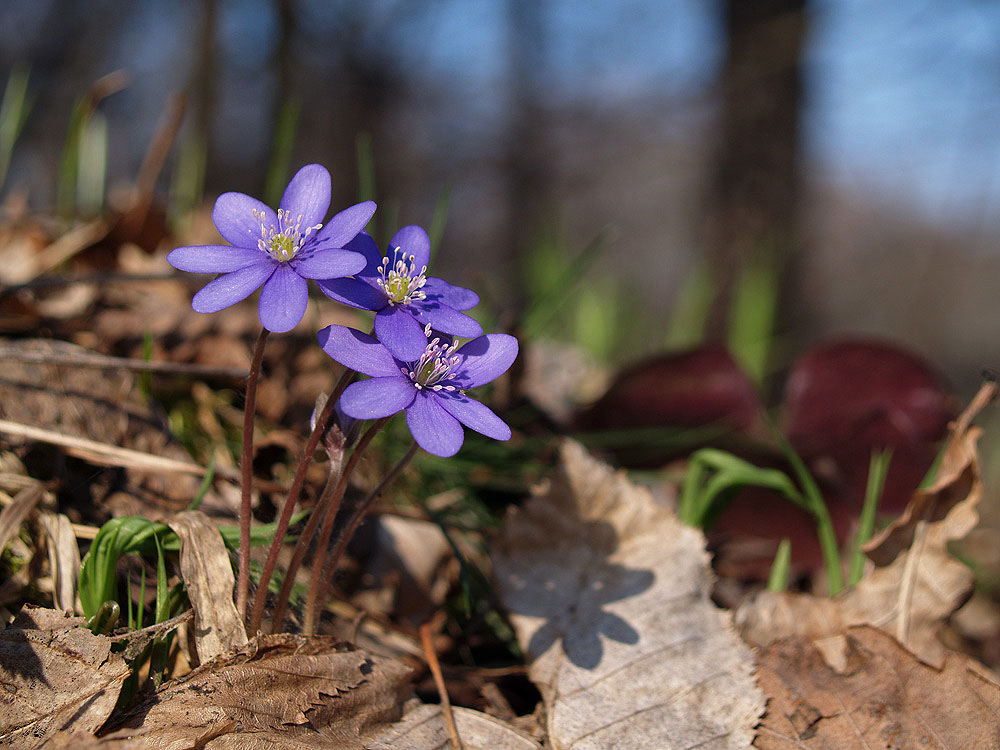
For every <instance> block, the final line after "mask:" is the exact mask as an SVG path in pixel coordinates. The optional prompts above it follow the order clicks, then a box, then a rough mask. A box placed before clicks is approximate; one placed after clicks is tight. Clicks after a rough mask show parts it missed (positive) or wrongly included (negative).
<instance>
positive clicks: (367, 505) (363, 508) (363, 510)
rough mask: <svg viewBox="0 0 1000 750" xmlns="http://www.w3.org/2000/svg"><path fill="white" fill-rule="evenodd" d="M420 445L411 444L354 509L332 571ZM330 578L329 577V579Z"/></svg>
mask: <svg viewBox="0 0 1000 750" xmlns="http://www.w3.org/2000/svg"><path fill="white" fill-rule="evenodd" d="M418 447H419V446H418V445H417V444H416V443H414V444H413V445H411V446H410V449H409V450H408V451H406V454H405V455H404V456H403V457H402V458H401V459H399V460H398V461H397V462H396V465H395V466H393V467H392V468H391V469H389V473H388V474H386V475H385V477H383V478H382V481H381V482H379V483H378V486H377V487H376V488H375V489H373V490H372V491H371V492H370V493H368V497H366V498H365V499H364V502H363V503H361V505H359V506H358V509H357V510H356V511H354V515H353V516H352V517H351V522H350V523H349V524H348V525H347V528H346V529H344V533H343V534H341V536H340V539H339V540H338V541H337V546H336V548H334V550H333V557H331V558H330V562H329V568H330V572H331V573H333V572H334V571H336V570H337V565H339V564H340V558H341V557H343V555H344V551H345V550H346V549H347V543H348V542H349V541H351V537H352V536H354V532H355V531H357V530H358V526H360V525H361V522H362V521H363V520H365V517H366V516H367V515H368V511H369V510H371V507H372V505H374V503H375V500H376V499H377V498H378V496H379V495H381V494H382V492H383V490H385V488H386V487H388V486H389V483H390V482H392V481H394V480H395V479H396V477H398V476H399V474H400V472H402V471H403V469H404V468H406V465H407V464H408V463H410V461H411V460H412V459H413V457H414V456H415V455H416V453H417V449H418ZM327 580H329V579H327Z"/></svg>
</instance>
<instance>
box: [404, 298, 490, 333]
mask: <svg viewBox="0 0 1000 750" xmlns="http://www.w3.org/2000/svg"><path fill="white" fill-rule="evenodd" d="M410 310H411V311H412V312H413V316H414V317H415V318H416V319H417V320H419V321H420V322H421V323H423V324H424V325H430V327H431V328H433V329H434V330H435V331H441V332H442V333H450V334H451V335H452V336H461V337H462V338H463V339H471V338H475V337H476V336H482V335H483V327H482V326H481V325H479V323H478V322H477V321H476V320H475V319H474V318H470V317H469V316H468V315H466V314H465V313H460V312H459V311H458V310H455V309H453V308H451V307H448V306H447V305H440V304H436V303H430V304H428V303H427V302H426V301H424V302H414V303H412V304H411V305H410Z"/></svg>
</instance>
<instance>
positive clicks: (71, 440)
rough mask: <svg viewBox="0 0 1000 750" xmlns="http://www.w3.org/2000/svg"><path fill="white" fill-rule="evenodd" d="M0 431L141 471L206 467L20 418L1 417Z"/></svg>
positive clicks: (200, 471)
mask: <svg viewBox="0 0 1000 750" xmlns="http://www.w3.org/2000/svg"><path fill="white" fill-rule="evenodd" d="M0 433H5V434H7V435H16V436H17V437H23V438H27V439H28V440H37V441H38V442H40V443H48V444H50V445H58V446H59V447H60V448H65V450H66V453H67V454H69V455H71V456H75V457H76V458H82V459H83V460H84V461H89V462H90V463H93V464H98V465H100V466H116V467H120V468H125V469H138V470H140V471H162V472H167V473H174V472H176V473H178V474H192V475H194V476H204V475H205V473H206V471H207V470H206V469H205V467H204V466H199V465H198V464H193V463H190V462H188V461H178V460H177V459H174V458H164V457H163V456H156V455H154V454H152V453H143V452H142V451H137V450H132V449H131V448H120V447H118V446H117V445H111V444H110V443H101V442H98V441H97V440H90V439H89V438H82V437H75V436H73V435H64V434H62V433H59V432H55V431H53V430H46V429H43V428H41V427H35V426H33V425H28V424H22V423H21V422H11V421H10V420H7V419H0ZM215 474H216V476H219V477H222V478H224V479H237V478H238V477H237V474H236V473H235V472H233V471H230V470H229V469H226V468H225V467H217V468H216V469H215Z"/></svg>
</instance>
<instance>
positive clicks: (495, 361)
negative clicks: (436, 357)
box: [452, 333, 517, 388]
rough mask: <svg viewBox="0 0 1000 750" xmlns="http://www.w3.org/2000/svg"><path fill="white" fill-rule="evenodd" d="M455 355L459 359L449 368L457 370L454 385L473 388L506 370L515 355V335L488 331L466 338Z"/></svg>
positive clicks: (493, 378) (453, 370)
mask: <svg viewBox="0 0 1000 750" xmlns="http://www.w3.org/2000/svg"><path fill="white" fill-rule="evenodd" d="M455 355H456V356H457V357H459V361H458V363H457V364H456V365H455V366H454V367H453V368H452V372H455V373H457V378H456V379H455V385H457V386H458V387H460V388H475V387H476V386H477V385H482V384H483V383H489V382H490V381H491V380H495V379H496V378H498V377H500V376H501V375H503V373H505V372H507V370H508V369H509V368H510V366H511V365H512V364H514V360H515V359H516V358H517V339H516V338H514V337H513V336H508V335H507V334H506V333H488V334H486V335H485V336H480V337H479V338H477V339H473V340H472V341H469V342H468V343H467V344H465V345H463V346H462V347H460V348H459V350H458V351H457V352H455Z"/></svg>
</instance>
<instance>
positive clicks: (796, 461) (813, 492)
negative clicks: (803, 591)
mask: <svg viewBox="0 0 1000 750" xmlns="http://www.w3.org/2000/svg"><path fill="white" fill-rule="evenodd" d="M772 434H773V435H774V436H775V439H776V440H777V442H778V446H779V447H780V448H781V453H782V455H784V457H785V460H786V461H788V463H789V464H791V466H792V471H794V472H795V478H796V479H797V480H798V482H799V486H801V487H802V496H803V499H804V500H805V502H806V510H808V511H809V512H810V513H811V514H812V517H813V519H814V520H815V521H816V535H817V536H818V537H819V546H820V550H821V551H822V553H823V564H824V566H825V567H826V575H827V580H828V585H829V590H830V596H836V595H837V594H839V593H840V592H841V591H843V590H844V571H843V568H842V567H841V558H840V547H839V546H838V544H837V533H836V531H835V530H834V528H833V520H832V519H831V518H830V511H829V510H828V509H827V507H826V501H825V500H824V499H823V493H822V492H820V490H819V485H817V484H816V480H815V479H813V475H812V474H811V473H810V472H809V469H808V468H806V464H805V462H804V461H803V460H802V457H801V456H800V455H799V454H798V453H796V452H795V449H794V448H792V445H791V443H789V442H788V441H787V440H786V439H785V436H784V435H782V434H781V433H780V432H778V430H777V429H772Z"/></svg>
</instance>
